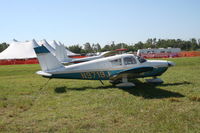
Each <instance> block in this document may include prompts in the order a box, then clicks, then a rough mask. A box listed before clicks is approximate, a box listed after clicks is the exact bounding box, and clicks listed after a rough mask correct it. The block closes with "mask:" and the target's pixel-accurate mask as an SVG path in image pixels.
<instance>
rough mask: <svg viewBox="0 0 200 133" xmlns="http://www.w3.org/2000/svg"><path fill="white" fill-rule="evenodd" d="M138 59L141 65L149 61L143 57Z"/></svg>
mask: <svg viewBox="0 0 200 133" xmlns="http://www.w3.org/2000/svg"><path fill="white" fill-rule="evenodd" d="M136 57H137V59H138V60H139V62H140V63H144V62H146V61H147V60H146V59H144V58H142V57H141V56H136Z"/></svg>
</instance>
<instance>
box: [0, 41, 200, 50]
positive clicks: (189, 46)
mask: <svg viewBox="0 0 200 133" xmlns="http://www.w3.org/2000/svg"><path fill="white" fill-rule="evenodd" d="M8 46H9V44H7V43H2V44H0V52H2V51H3V50H5V49H6V48H7V47H8ZM168 47H171V48H181V50H182V51H194V50H200V39H195V38H191V39H190V40H182V39H156V38H150V39H147V40H146V41H145V42H142V41H139V42H138V43H135V44H131V45H130V44H126V43H117V44H115V42H114V41H113V42H112V43H111V44H107V45H105V46H104V47H101V45H100V44H99V43H96V44H90V43H89V42H87V43H85V44H83V45H79V44H76V45H71V46H68V47H66V48H67V49H69V50H70V51H72V52H74V53H83V54H84V53H96V52H104V51H111V50H115V49H120V48H125V49H128V51H137V50H138V49H145V48H168Z"/></svg>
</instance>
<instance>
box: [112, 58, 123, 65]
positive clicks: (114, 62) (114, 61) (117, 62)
mask: <svg viewBox="0 0 200 133" xmlns="http://www.w3.org/2000/svg"><path fill="white" fill-rule="evenodd" d="M110 62H111V64H112V65H113V66H120V65H122V60H121V59H115V60H112V61H110Z"/></svg>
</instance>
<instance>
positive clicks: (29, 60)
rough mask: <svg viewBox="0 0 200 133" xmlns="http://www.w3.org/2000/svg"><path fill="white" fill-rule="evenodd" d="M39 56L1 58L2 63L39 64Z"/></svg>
mask: <svg viewBox="0 0 200 133" xmlns="http://www.w3.org/2000/svg"><path fill="white" fill-rule="evenodd" d="M38 63H39V62H38V60H37V58H32V59H10V60H0V65H19V64H38Z"/></svg>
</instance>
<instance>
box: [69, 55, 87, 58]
mask: <svg viewBox="0 0 200 133" xmlns="http://www.w3.org/2000/svg"><path fill="white" fill-rule="evenodd" d="M69 57H70V58H85V57H88V56H83V55H75V56H69Z"/></svg>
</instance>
